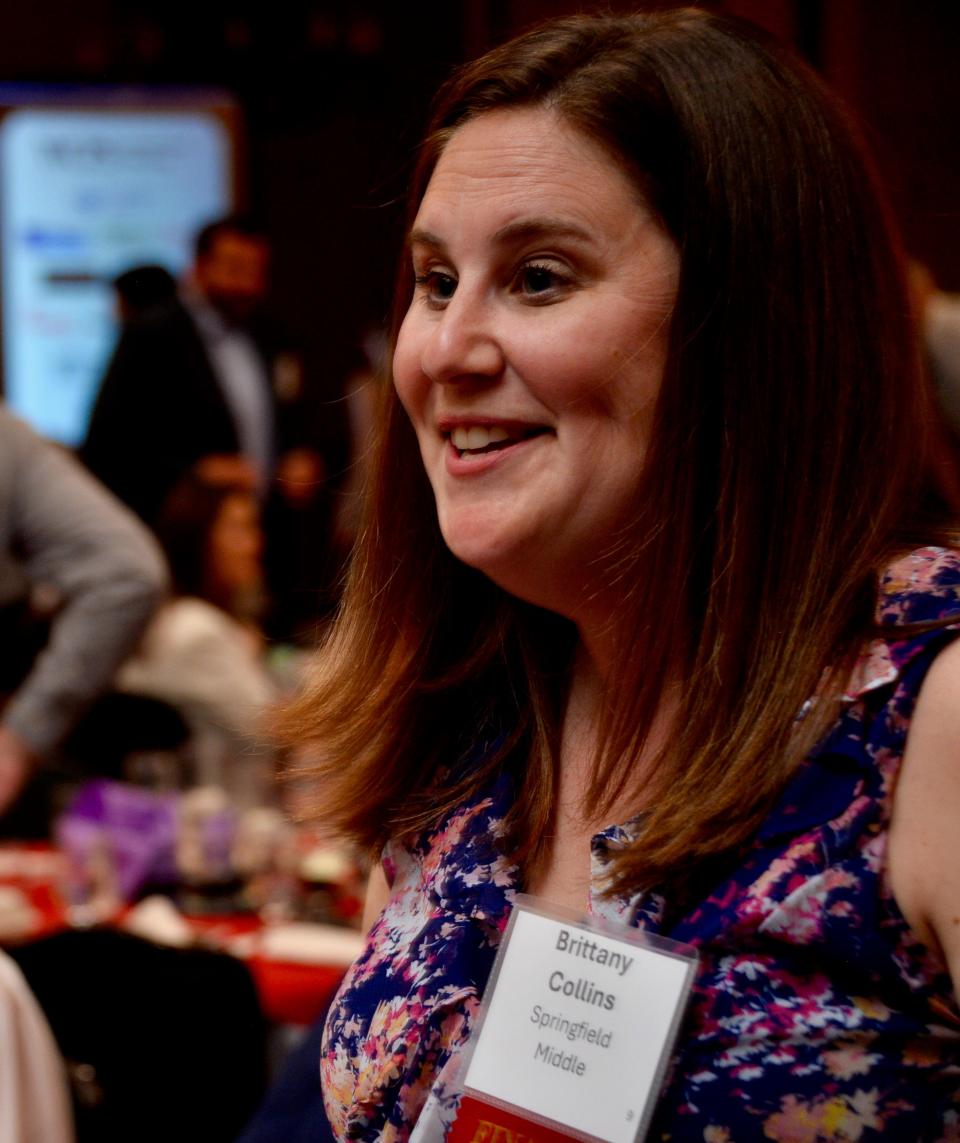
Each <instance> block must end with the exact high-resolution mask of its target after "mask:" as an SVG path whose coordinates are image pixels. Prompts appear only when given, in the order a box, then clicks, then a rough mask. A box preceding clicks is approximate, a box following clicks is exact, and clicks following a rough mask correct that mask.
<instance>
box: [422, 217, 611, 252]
mask: <svg viewBox="0 0 960 1143" xmlns="http://www.w3.org/2000/svg"><path fill="white" fill-rule="evenodd" d="M536 238H565V239H572V240H573V241H575V242H581V243H592V241H593V239H592V236H591V235H590V232H589V231H587V230H585V229H584V228H583V227H582V226H578V225H577V224H576V223H575V222H570V221H568V220H567V219H560V218H518V219H516V220H515V221H514V222H508V223H507V224H506V225H505V226H501V227H500V229H499V230H497V231H495V232H494V234H493V242H494V243H496V244H497V245H499V246H509V245H515V244H516V243H518V242H526V241H529V240H531V239H536ZM407 242H408V245H410V246H429V247H432V248H433V249H435V250H445V249H446V246H447V244H446V242H445V241H444V240H443V239H442V238H441V237H440V236H439V235H437V234H434V233H433V232H432V231H430V230H423V229H422V228H420V227H414V229H413V230H411V231H410V235H409V238H408V239H407Z"/></svg>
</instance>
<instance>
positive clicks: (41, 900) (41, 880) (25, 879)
mask: <svg viewBox="0 0 960 1143" xmlns="http://www.w3.org/2000/svg"><path fill="white" fill-rule="evenodd" d="M63 879H64V869H63V861H62V857H61V855H60V854H59V853H58V852H57V850H56V849H54V848H53V847H52V846H47V845H40V844H21V843H0V886H9V887H12V888H15V889H18V890H19V891H20V892H21V893H22V894H23V895H24V897H25V898H26V900H27V901H28V902H29V905H30V908H31V910H32V917H31V918H30V921H31V923H30V926H29V928H28V929H26V930H25V931H23V932H21V933H18V934H17V935H16V938H15V939H16V940H18V941H23V940H35V939H37V938H39V937H43V936H48V935H49V934H51V933H55V932H59V931H62V930H63V929H66V928H68V927H69V925H68V921H67V911H66V907H65V904H64V901H63V897H62V896H61V885H62V884H63ZM123 915H124V914H123V912H118V914H117V915H116V917H114V918H113V920H112V922H111V923H115V924H117V925H120V924H121V922H122V920H123ZM185 920H186V921H187V923H188V924H189V925H190V927H191V928H192V929H194V930H195V931H196V933H197V935H198V937H201V938H202V939H203V942H204V943H205V944H207V945H210V946H212V947H222V948H223V949H224V950H225V951H229V952H235V951H236V950H235V948H234V947H231V946H233V945H234V943H235V942H233V941H232V940H231V938H233V937H236V936H239V935H242V934H245V933H256V932H258V931H259V930H261V929H262V927H263V926H262V924H261V923H260V921H259V920H258V919H257V918H256V917H255V916H252V915H249V914H243V915H238V916H226V917H224V916H218V917H216V918H191V917H186V918H185ZM8 939H12V938H8ZM243 959H244V960H245V962H246V963H247V965H248V966H249V968H250V972H251V975H252V976H253V980H254V982H255V984H256V987H257V992H258V993H259V996H260V1003H261V1006H262V1008H263V1011H264V1014H265V1015H266V1017H267V1019H268V1020H271V1021H274V1022H275V1023H282V1024H301V1025H309V1024H312V1023H313V1022H314V1020H316V1019H317V1017H318V1016H319V1015H320V1013H321V1012H322V1010H323V1007H324V1005H325V1004H326V1002H327V1001H328V1000H329V998H330V996H331V995H332V993H333V991H334V989H335V988H336V987H337V984H338V983H339V981H340V978H341V977H342V976H343V973H344V967H343V966H342V965H323V964H295V963H290V962H285V961H278V960H274V959H272V958H269V957H265V956H263V955H262V954H260V953H257V952H256V951H253V952H251V953H250V954H249V955H245V956H244V957H243Z"/></svg>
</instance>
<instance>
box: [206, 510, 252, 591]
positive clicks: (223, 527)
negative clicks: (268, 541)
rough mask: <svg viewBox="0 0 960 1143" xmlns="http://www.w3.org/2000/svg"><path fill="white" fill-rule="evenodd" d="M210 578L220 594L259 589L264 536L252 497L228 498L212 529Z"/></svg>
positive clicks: (209, 554)
mask: <svg viewBox="0 0 960 1143" xmlns="http://www.w3.org/2000/svg"><path fill="white" fill-rule="evenodd" d="M207 550H208V556H209V566H210V577H211V579H212V581H213V583H214V584H215V585H216V587H217V589H218V590H219V591H220V592H223V593H226V594H228V595H229V594H232V593H233V592H237V591H243V590H245V589H248V588H253V587H256V586H257V585H258V584H259V582H260V579H261V563H260V556H261V553H262V550H263V535H262V533H261V530H260V514H259V511H258V509H257V503H256V501H255V500H254V498H253V497H252V496H248V495H246V494H245V493H239V492H238V493H236V494H235V495H231V496H228V497H227V498H226V499H225V500H224V502H223V504H222V505H221V507H220V511H219V512H218V513H217V518H216V520H214V522H213V527H212V528H211V529H210V539H209V546H208V549H207Z"/></svg>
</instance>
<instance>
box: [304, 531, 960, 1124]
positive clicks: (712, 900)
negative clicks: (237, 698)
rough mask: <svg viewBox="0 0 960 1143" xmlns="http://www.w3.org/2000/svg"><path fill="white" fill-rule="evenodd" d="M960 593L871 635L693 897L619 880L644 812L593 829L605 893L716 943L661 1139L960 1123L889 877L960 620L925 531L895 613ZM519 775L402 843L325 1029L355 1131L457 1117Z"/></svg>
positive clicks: (702, 943) (951, 579) (618, 909)
mask: <svg viewBox="0 0 960 1143" xmlns="http://www.w3.org/2000/svg"><path fill="white" fill-rule="evenodd" d="M953 615H956V625H955V626H954V625H951V626H950V627H947V628H940V629H937V630H934V631H928V632H926V633H922V634H915V633H909V632H905V633H904V636H903V637H902V638H899V639H898V638H897V635H896V632H895V631H891V637H890V638H889V639H887V640H877V641H875V642H873V643H871V644H870V645H869V646H868V647H866V648H865V649H864V653H863V655H862V656H861V658H860V660H859V662H858V664H857V667H856V669H855V670H854V673H853V677H852V679H851V682H850V686H849V689H848V693H847V695H846V696H845V697H846V699H847V700H848V701H847V702H846V703H845V706H844V710H843V713H842V716H841V717H840V718H839V720H838V721H837V723H836V724H835V726H834V728H833V729H832V731H831V733H830V734H829V735H828V736H827V738H826V739H825V741H824V742H823V743H821V744H820V746H818V748H817V750H816V751H815V752H814V754H813V755H812V756H811V757H810V758H808V759H807V761H806V762H805V763H804V765H803V766H802V767H801V768H800V769H799V770H798V772H797V773H796V774H795V775H794V777H793V779H792V780H791V781H790V783H789V785H788V786H787V788H786V789H785V790H784V792H783V795H782V797H781V799H780V801H779V803H778V805H777V806H776V808H775V809H774V811H773V812H772V813H771V814H770V815H769V817H768V818H767V820H766V821H765V822H764V824H763V826H762V827H761V829H760V830H759V832H758V834H757V835H756V837H755V838H754V839H753V841H752V843H751V844H750V845H749V846H748V848H747V851H746V854H745V856H743V855H741V857H740V859H739V863H738V864H737V865H736V867H735V868H730V869H727V870H725V871H718V874H717V877H716V882H715V884H713V885H712V886H711V887H710V888H709V889H708V891H706V892H705V894H704V896H703V898H702V900H701V901H700V903H699V904H698V905H697V906H696V907H695V908H693V909H692V910H691V911H689V912H687V913H686V915H684V916H681V917H675V916H674V917H671V918H670V920H669V922H668V921H666V920H665V918H666V917H667V916H669V912H668V910H667V908H666V902H665V901H664V900H663V899H662V898H661V897H660V896H658V895H657V894H655V893H647V894H639V895H637V896H635V897H633V898H630V899H621V900H614V901H610V900H605V899H604V898H603V897H602V896H601V895H600V893H601V885H602V881H603V877H604V872H605V869H606V864H607V861H608V859H609V853H610V850H611V847H612V846H615V845H617V844H619V843H621V842H622V841H623V840H624V839H625V838H628V837H629V831H630V828H631V827H630V825H629V824H628V825H626V826H614V827H611V828H610V829H608V830H605V831H604V832H603V833H601V834H598V835H597V836H596V837H595V838H594V839H593V843H592V860H593V867H594V869H593V871H594V878H593V884H594V886H595V889H594V891H592V894H591V897H592V899H591V911H592V912H593V913H594V914H596V915H601V916H605V917H607V918H608V919H610V920H615V921H619V922H621V923H625V924H629V925H635V926H638V927H641V928H643V929H646V930H648V931H650V932H655V933H662V934H664V935H666V936H669V937H673V938H674V939H676V940H680V941H684V942H686V943H688V944H691V945H695V946H697V949H698V951H699V954H700V964H699V969H698V972H697V977H696V981H695V985H694V991H693V998H692V1001H691V1005H690V1008H689V1010H688V1013H687V1017H686V1021H685V1023H684V1026H683V1028H682V1030H681V1033H680V1037H679V1039H678V1042H677V1047H676V1051H675V1055H674V1059H673V1063H672V1067H671V1069H670V1076H669V1078H668V1081H667V1084H666V1087H665V1089H664V1092H663V1094H662V1096H661V1099H660V1102H659V1104H658V1110H657V1113H656V1116H655V1118H654V1121H653V1123H652V1125H651V1128H650V1131H649V1135H648V1139H650V1140H662V1141H664V1143H665V1141H667V1140H669V1141H670V1143H681V1141H693V1140H696V1141H697V1143H750V1141H752V1140H779V1141H781V1143H817V1141H820V1140H857V1141H862V1143H868V1141H869V1140H872V1139H877V1138H880V1137H883V1138H885V1139H892V1140H898V1141H899V1140H904V1141H908V1140H909V1141H911V1143H912V1141H920V1140H922V1141H924V1143H926V1141H930V1143H932V1141H947V1140H954V1141H960V1014H958V1008H957V1000H956V997H955V995H954V993H953V990H952V988H951V983H950V980H949V977H948V976H947V974H946V971H945V967H944V965H943V964H942V963H940V961H939V960H937V959H936V958H935V957H934V955H933V954H932V953H931V952H930V951H928V950H927V949H925V948H924V947H923V946H922V945H921V944H920V943H919V942H918V940H917V938H916V937H915V936H914V934H913V933H912V932H911V930H910V928H909V926H908V925H907V923H906V921H905V920H904V918H903V916H902V915H901V913H900V911H899V910H898V908H897V905H896V902H895V901H894V900H893V899H892V897H891V895H890V893H889V891H888V888H887V886H886V883H885V878H884V855H885V850H886V843H887V829H888V824H889V818H890V808H891V796H892V792H893V788H894V786H895V783H896V778H897V773H898V768H899V765H900V762H901V759H902V756H903V751H904V745H905V741H906V734H907V729H908V727H909V724H910V717H911V713H912V710H913V707H914V703H915V701H916V697H917V694H918V693H919V690H920V686H921V683H922V682H923V679H924V676H925V674H926V671H927V670H928V668H929V666H930V664H931V662H932V661H933V658H934V657H935V655H936V654H937V652H938V651H939V650H940V649H941V648H942V647H943V646H944V644H945V643H946V642H947V641H949V640H950V639H951V638H953V637H955V635H956V634H957V630H958V629H960V554H958V553H957V552H954V551H952V550H948V549H941V548H923V549H920V550H918V551H916V552H913V553H912V554H911V555H909V556H908V557H906V558H905V559H903V560H901V561H899V562H898V563H896V564H895V565H893V566H892V567H891V568H889V569H888V571H887V572H886V574H885V575H884V576H883V578H882V580H881V585H880V601H879V608H878V617H879V619H880V621H881V622H882V623H883V624H884V625H887V626H890V627H892V628H895V627H897V626H902V625H904V624H915V623H920V622H923V621H926V620H934V619H942V618H948V617H952V616H953ZM510 796H511V791H510V782H509V778H507V777H504V778H502V779H500V780H499V781H498V783H497V784H496V785H494V786H493V787H492V788H491V789H490V790H488V791H487V792H486V794H485V795H484V796H482V797H480V798H477V799H476V800H475V801H473V802H471V803H470V804H467V805H464V806H462V807H461V808H460V809H459V810H458V811H457V812H455V813H454V814H453V815H452V816H451V817H450V818H449V819H448V820H447V822H446V823H445V824H444V825H443V827H442V828H440V829H437V830H434V831H430V832H428V833H425V834H424V835H423V836H421V837H419V838H418V839H417V840H416V841H415V843H413V844H409V843H407V844H400V843H396V844H392V845H391V846H389V847H388V850H387V852H386V854H385V857H384V869H385V871H386V874H387V880H388V882H389V884H390V885H391V896H390V899H389V901H388V903H387V905H386V907H385V909H384V911H383V913H382V915H381V916H380V919H379V920H378V922H377V923H376V924H375V925H374V926H373V928H372V929H371V932H370V936H369V940H368V943H367V946H366V948H365V950H364V952H363V954H362V955H361V956H360V958H359V959H358V960H357V962H356V963H355V964H354V965H353V967H352V968H351V969H350V971H349V973H348V974H347V976H346V978H345V980H344V982H343V985H342V987H341V989H340V991H339V993H338V995H337V997H336V999H335V1001H334V1003H333V1005H332V1007H331V1010H330V1013H329V1016H328V1021H327V1027H326V1033H325V1036H324V1043H323V1049H322V1059H321V1073H322V1080H323V1087H324V1099H325V1104H326V1108H327V1114H328V1116H329V1119H330V1122H331V1125H332V1127H333V1129H334V1132H335V1133H336V1134H337V1135H338V1136H339V1137H340V1138H341V1139H348V1138H350V1139H362V1140H385V1141H388V1143H390V1141H394V1140H396V1141H400V1140H406V1139H408V1138H410V1137H411V1134H412V1133H413V1135H414V1141H413V1143H417V1138H418V1137H422V1136H423V1134H424V1132H423V1130H422V1124H421V1130H420V1131H417V1130H416V1124H417V1122H418V1118H419V1117H420V1116H421V1112H422V1111H423V1109H424V1105H425V1104H427V1108H428V1112H429V1120H430V1122H431V1123H432V1124H434V1125H436V1124H437V1123H439V1124H440V1125H441V1130H440V1132H439V1133H440V1134H441V1135H442V1126H443V1124H445V1123H446V1124H449V1122H450V1121H452V1118H453V1116H454V1114H455V1110H456V1103H457V1091H456V1085H455V1084H454V1083H452V1082H450V1080H449V1077H450V1075H451V1072H452V1070H453V1069H454V1067H455V1064H456V1060H457V1053H458V1049H459V1048H460V1047H462V1045H463V1044H464V1043H465V1042H466V1040H467V1038H468V1037H469V1035H470V1028H471V1024H472V1022H473V1020H474V1019H475V1016H476V1013H477V1011H478V1007H479V1003H480V998H481V996H482V994H483V989H484V985H485V983H486V980H487V977H488V975H489V972H490V969H491V966H492V964H493V959H494V956H495V955H496V951H497V947H498V944H499V941H500V937H501V934H502V933H503V930H504V928H505V927H506V923H507V920H508V919H509V915H510V910H511V907H512V902H513V897H514V894H515V893H516V892H518V891H520V890H521V889H522V887H523V886H522V884H521V880H520V873H519V871H518V870H517V869H516V868H515V867H514V866H512V865H511V864H510V863H509V862H508V860H507V859H506V858H505V857H504V856H503V855H502V853H501V851H500V846H501V843H502V838H503V824H502V823H503V818H504V815H505V813H506V810H507V807H508V806H509V804H510ZM958 827H960V823H958ZM958 860H960V857H958ZM427 1118H428V1116H427V1115H424V1122H425V1121H426V1120H427ZM433 1135H434V1137H436V1135H437V1129H436V1127H435V1126H434V1128H433Z"/></svg>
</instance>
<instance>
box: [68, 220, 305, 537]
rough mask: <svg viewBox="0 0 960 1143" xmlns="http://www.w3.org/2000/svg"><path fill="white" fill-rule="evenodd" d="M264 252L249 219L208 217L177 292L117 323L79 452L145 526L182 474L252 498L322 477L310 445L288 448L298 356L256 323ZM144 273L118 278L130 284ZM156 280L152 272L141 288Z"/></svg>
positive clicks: (299, 425)
mask: <svg viewBox="0 0 960 1143" xmlns="http://www.w3.org/2000/svg"><path fill="white" fill-rule="evenodd" d="M269 259H270V247H269V243H268V240H267V238H266V235H265V234H264V233H263V231H262V230H261V229H260V228H259V227H258V226H257V225H256V224H255V223H254V222H253V221H252V220H250V219H248V218H246V217H244V216H240V215H232V216H228V217H226V218H221V219H219V220H217V221H215V222H212V223H210V224H209V225H207V226H205V227H204V228H203V229H202V230H201V231H200V232H199V234H198V235H197V238H196V244H195V256H194V261H193V266H192V269H191V272H190V274H189V276H188V278H187V280H186V281H185V282H184V283H183V284H182V287H181V289H180V291H179V293H170V295H169V296H168V297H165V298H164V297H162V296H161V299H160V302H159V304H151V305H150V306H149V307H147V308H144V307H143V306H142V305H139V304H137V305H136V306H135V307H134V308H135V312H134V313H133V316H132V317H130V318H129V320H127V321H126V323H125V324H124V326H123V327H122V329H121V333H120V337H119V340H118V342H117V346H116V349H115V350H114V353H113V356H112V358H111V360H110V363H109V365H108V367H107V370H106V374H105V376H104V378H103V381H102V383H101V386H100V390H99V394H98V396H97V399H96V402H95V404H94V409H93V413H92V415H91V420H90V425H89V429H88V432H87V437H86V440H85V442H84V444H83V446H82V448H81V450H80V455H81V459H82V460H83V461H84V463H85V464H86V465H87V466H88V467H89V468H90V470H91V471H92V472H93V473H94V474H95V475H96V476H98V477H99V478H100V479H101V480H102V481H103V482H104V484H106V485H107V487H108V488H110V489H111V490H112V491H113V492H114V493H115V494H116V495H117V496H119V497H120V499H121V500H123V501H124V502H125V503H126V504H128V505H129V506H130V507H131V508H133V509H134V511H136V512H137V513H138V514H139V515H140V516H141V517H142V518H143V519H144V520H146V521H147V522H148V523H151V524H152V523H153V522H154V521H155V519H156V515H157V512H158V511H159V510H160V507H161V505H162V504H163V503H164V501H165V500H166V497H167V496H168V494H169V492H170V490H171V489H172V488H173V487H174V485H175V484H176V482H177V481H178V480H179V479H180V477H181V476H183V475H184V474H185V473H187V472H190V471H193V472H195V473H197V474H198V475H200V476H201V477H204V478H206V479H210V480H218V481H225V482H230V483H234V484H240V485H243V486H244V487H246V488H248V489H251V490H254V491H256V492H257V494H258V495H259V496H260V497H261V498H262V499H263V498H265V497H266V495H267V493H268V492H269V491H271V490H272V489H273V486H274V480H275V481H276V487H277V488H278V489H279V491H280V493H281V495H286V494H288V493H289V495H290V496H292V497H294V498H297V497H302V496H303V495H305V494H306V492H309V493H310V494H313V493H314V492H315V490H316V488H317V487H318V486H319V485H320V484H321V483H322V480H323V476H324V473H323V465H322V461H321V459H320V457H319V455H318V454H317V453H316V452H315V451H314V450H312V449H309V448H306V447H297V448H295V449H292V448H291V450H290V451H292V452H293V456H292V458H291V456H290V455H289V452H288V446H292V445H295V444H297V443H298V441H300V440H302V439H303V438H302V437H301V435H300V434H301V432H302V431H305V430H304V426H303V418H302V416H301V415H300V413H299V402H300V398H301V387H302V380H301V377H300V366H299V360H298V358H296V357H295V356H294V355H293V354H291V353H288V352H281V350H280V348H279V346H277V345H276V344H274V342H275V338H271V336H270V334H269V332H267V331H266V330H265V328H264V323H263V320H262V313H263V306H264V303H265V300H266V297H267V290H268V268H269ZM144 270H150V268H142V269H140V270H134V271H132V272H131V276H129V277H127V276H124V284H125V285H127V286H131V287H134V290H135V291H136V289H137V288H138V286H141V285H143V281H142V279H143V274H144ZM138 274H139V275H140V280H138V278H137V275H138ZM155 285H157V281H156V274H155V272H154V271H152V270H151V271H150V274H149V275H148V280H147V286H148V287H150V288H151V289H152V287H153V286H155ZM121 298H123V292H122V291H121ZM127 309H128V311H129V309H130V306H129V304H128V305H127ZM281 414H283V416H281ZM281 420H282V422H283V423H282V424H281ZM305 469H308V470H309V471H308V472H307V479H306V480H305V479H304V472H305ZM291 471H292V476H291V478H290V479H287V476H288V472H291Z"/></svg>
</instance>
